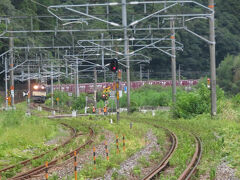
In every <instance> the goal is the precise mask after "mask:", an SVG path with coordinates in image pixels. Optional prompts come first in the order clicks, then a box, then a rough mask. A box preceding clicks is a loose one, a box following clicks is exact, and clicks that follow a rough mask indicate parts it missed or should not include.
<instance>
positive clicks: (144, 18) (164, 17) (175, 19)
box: [0, 0, 217, 115]
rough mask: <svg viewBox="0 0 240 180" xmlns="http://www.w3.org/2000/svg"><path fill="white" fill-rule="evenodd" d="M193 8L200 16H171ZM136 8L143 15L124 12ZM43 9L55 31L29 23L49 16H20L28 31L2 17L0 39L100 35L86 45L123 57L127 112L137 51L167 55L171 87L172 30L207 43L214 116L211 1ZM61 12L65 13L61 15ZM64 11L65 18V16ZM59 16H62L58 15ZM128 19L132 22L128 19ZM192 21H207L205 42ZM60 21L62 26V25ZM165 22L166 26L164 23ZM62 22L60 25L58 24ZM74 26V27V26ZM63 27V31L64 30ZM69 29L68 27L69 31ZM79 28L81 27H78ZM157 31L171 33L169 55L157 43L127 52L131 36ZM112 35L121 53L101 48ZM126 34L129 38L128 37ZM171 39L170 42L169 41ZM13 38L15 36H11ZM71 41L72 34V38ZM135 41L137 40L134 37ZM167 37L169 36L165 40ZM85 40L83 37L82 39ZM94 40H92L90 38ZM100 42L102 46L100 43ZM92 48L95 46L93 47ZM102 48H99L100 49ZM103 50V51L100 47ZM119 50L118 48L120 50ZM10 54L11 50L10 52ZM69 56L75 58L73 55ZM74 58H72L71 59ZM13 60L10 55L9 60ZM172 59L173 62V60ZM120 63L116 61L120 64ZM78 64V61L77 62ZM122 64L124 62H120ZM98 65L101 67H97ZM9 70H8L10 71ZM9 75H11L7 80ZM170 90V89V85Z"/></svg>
mask: <svg viewBox="0 0 240 180" xmlns="http://www.w3.org/2000/svg"><path fill="white" fill-rule="evenodd" d="M188 4H191V5H194V6H196V7H198V8H200V9H201V10H202V13H191V12H182V13H174V11H175V10H174V8H181V6H185V5H188ZM153 5H156V6H157V8H156V9H154V10H155V11H154V12H149V11H147V7H148V6H153ZM137 6H139V7H140V8H143V12H142V14H141V15H135V14H128V13H127V9H128V8H133V7H137ZM99 7H102V8H103V13H102V14H94V13H92V11H91V9H92V8H99ZM115 7H117V8H118V10H119V11H121V14H122V15H121V19H120V20H121V21H122V22H120V20H119V19H118V18H115V19H118V20H117V21H114V20H115V19H114V18H112V17H111V16H113V15H112V14H111V12H110V11H111V9H113V8H115ZM47 10H48V11H49V13H50V14H51V15H52V18H55V19H56V24H55V26H54V27H55V28H49V29H37V30H36V29H34V25H33V24H34V23H33V21H34V20H35V19H36V20H38V21H39V20H40V18H51V17H49V16H41V17H40V16H39V17H22V19H25V20H27V21H29V20H30V22H29V24H30V25H29V26H28V27H29V28H26V29H23V30H22V29H21V30H19V29H14V27H12V26H11V22H12V21H13V20H16V19H19V18H21V17H18V18H17V17H2V18H0V19H1V23H4V24H5V27H6V28H5V30H4V31H3V32H1V33H0V38H4V39H5V38H9V39H10V42H11V39H12V37H14V36H15V35H18V34H19V35H21V34H22V33H52V34H53V36H56V35H57V34H58V33H65V32H66V33H77V32H80V33H83V32H86V33H87V32H95V33H100V34H101V35H102V36H101V38H99V40H98V41H100V42H101V43H100V44H98V43H96V42H94V41H89V40H86V41H87V42H88V43H90V47H89V48H96V49H97V48H99V49H101V51H102V53H101V54H102V56H103V52H104V51H105V50H109V49H111V50H110V51H111V53H116V52H118V53H121V54H118V55H120V56H123V58H122V59H121V61H123V60H125V61H126V62H125V63H122V64H124V65H125V67H126V69H127V81H128V83H127V84H128V93H127V94H128V111H130V58H131V56H132V55H133V54H135V53H137V52H139V51H141V50H142V49H146V48H157V49H159V50H160V51H161V52H164V53H165V54H167V55H169V56H170V57H171V58H172V72H173V73H172V75H173V84H175V82H176V77H175V75H176V71H175V73H174V70H175V68H176V65H174V64H175V63H176V54H175V51H176V49H177V48H176V47H175V44H176V43H177V42H176V40H175V33H176V32H175V31H177V30H185V31H187V32H189V33H190V34H192V35H194V36H196V37H198V38H200V39H201V40H204V41H205V42H207V43H208V44H209V46H210V62H211V63H210V66H211V102H212V110H211V114H212V115H216V112H217V109H216V67H215V66H216V65H215V31H214V28H215V27H214V0H209V4H208V6H205V5H202V4H200V3H198V2H197V1H196V0H159V1H126V0H121V2H108V3H96V4H89V3H88V4H81V5H52V6H48V7H47ZM64 12H65V13H64ZM66 12H67V14H68V15H67V16H66ZM61 13H62V14H61ZM114 16H119V13H117V15H116V14H114ZM130 18H131V19H132V20H130ZM149 19H151V20H155V21H156V22H157V23H156V25H155V26H153V25H152V24H151V23H149ZM195 19H206V20H209V32H210V37H209V39H208V38H206V37H204V36H202V35H199V34H197V33H195V32H194V31H192V30H191V29H189V28H188V23H191V22H192V21H194V20H195ZM62 22H63V23H62ZM95 22H100V23H102V24H105V25H106V26H101V27H100V28H99V27H95V28H94V27H93V26H92V25H93V24H94V23H95ZM168 22H169V23H168ZM61 23H62V25H61ZM74 26H76V27H74ZM66 27H67V28H66ZM69 27H70V28H69ZM79 27H81V28H79ZM159 31H166V32H171V36H170V40H171V42H172V52H171V53H169V52H168V51H165V50H164V49H163V48H159V47H157V46H155V44H156V43H157V42H156V41H158V40H156V41H155V42H150V43H148V44H147V45H146V46H143V47H142V49H141V47H140V48H138V49H137V50H135V51H131V49H130V48H131V45H130V43H129V42H130V41H131V39H132V38H134V36H136V35H137V34H139V33H141V34H143V33H145V34H146V33H149V32H150V34H154V33H159ZM109 32H111V33H116V34H118V35H116V36H119V34H121V32H122V35H121V36H122V41H123V42H124V43H123V45H122V46H121V47H122V48H124V50H123V52H119V51H115V50H114V49H113V47H112V46H110V47H108V46H106V45H105V41H103V39H104V35H103V33H109ZM129 35H130V36H129ZM173 36H174V39H173ZM15 37H17V36H15ZM73 38H74V35H73ZM135 38H136V39H137V37H135ZM156 38H158V39H161V38H160V37H156ZM168 38H169V37H168ZM85 39H86V38H85ZM94 39H95V41H96V37H95V38H94ZM111 40H112V41H114V42H117V41H118V40H117V39H116V38H115V39H114V38H111ZM83 41H84V38H82V39H78V45H79V46H82V42H83ZM103 42H104V43H103ZM73 44H74V43H73ZM12 46H13V45H11V43H10V50H11V49H12ZM94 46H95V47H94ZM137 46H138V45H137V44H136V46H134V45H133V47H137ZM101 47H102V48H101ZM103 47H104V48H103ZM121 47H120V48H121ZM75 48H77V46H75V45H74V48H73V52H74V50H75ZM10 52H13V51H10ZM73 55H76V54H75V52H74V53H73ZM75 57H76V56H75ZM13 58H14V57H13V56H11V57H10V60H11V59H13ZM174 59H175V60H174ZM121 61H120V62H121ZM77 62H78V61H77ZM123 62H124V61H123ZM100 66H101V64H100ZM10 69H11V68H10ZM12 77H13V75H11V78H12ZM173 88H174V86H173ZM175 95H176V93H175V90H173V101H175V100H174V97H175Z"/></svg>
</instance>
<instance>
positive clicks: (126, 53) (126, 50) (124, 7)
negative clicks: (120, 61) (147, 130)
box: [122, 0, 131, 113]
mask: <svg viewBox="0 0 240 180" xmlns="http://www.w3.org/2000/svg"><path fill="white" fill-rule="evenodd" d="M122 25H123V27H124V57H125V59H126V66H127V110H128V113H130V85H131V84H130V83H131V82H130V62H129V47H128V33H127V5H126V0H122Z"/></svg>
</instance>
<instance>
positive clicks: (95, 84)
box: [94, 68, 97, 109]
mask: <svg viewBox="0 0 240 180" xmlns="http://www.w3.org/2000/svg"><path fill="white" fill-rule="evenodd" d="M94 107H95V109H97V69H96V68H94Z"/></svg>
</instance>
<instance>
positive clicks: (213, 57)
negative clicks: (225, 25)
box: [208, 0, 217, 116]
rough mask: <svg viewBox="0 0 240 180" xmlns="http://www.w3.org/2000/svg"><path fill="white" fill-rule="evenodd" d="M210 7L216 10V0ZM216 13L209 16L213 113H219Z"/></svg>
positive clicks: (211, 1)
mask: <svg viewBox="0 0 240 180" xmlns="http://www.w3.org/2000/svg"><path fill="white" fill-rule="evenodd" d="M208 7H209V8H211V9H213V10H214V0H209V6H208ZM214 18H215V17H214V13H212V15H211V16H210V18H209V28H210V41H211V43H210V44H209V46H210V69H211V114H212V116H215V115H216V114H217V95H216V55H215V51H216V49H215V43H216V42H215V22H214Z"/></svg>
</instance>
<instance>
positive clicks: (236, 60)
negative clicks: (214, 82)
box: [217, 55, 240, 95]
mask: <svg viewBox="0 0 240 180" xmlns="http://www.w3.org/2000/svg"><path fill="white" fill-rule="evenodd" d="M217 73H218V84H219V86H220V87H222V88H223V90H224V91H225V92H227V93H228V94H229V95H231V94H237V93H238V92H239V89H240V55H238V56H231V55H228V56H227V57H226V58H225V59H224V61H222V62H221V64H220V65H219V67H218V69H217Z"/></svg>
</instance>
